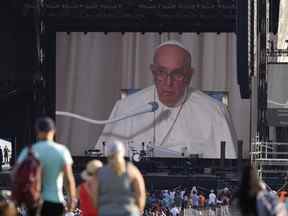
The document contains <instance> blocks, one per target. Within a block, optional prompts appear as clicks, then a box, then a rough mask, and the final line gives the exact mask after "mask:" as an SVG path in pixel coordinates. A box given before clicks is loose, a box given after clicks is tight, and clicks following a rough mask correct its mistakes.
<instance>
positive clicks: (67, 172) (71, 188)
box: [63, 164, 77, 211]
mask: <svg viewBox="0 0 288 216" xmlns="http://www.w3.org/2000/svg"><path fill="white" fill-rule="evenodd" d="M63 171H64V178H65V179H64V180H65V181H64V182H65V188H66V190H67V193H68V197H69V199H68V201H67V208H68V211H72V210H74V209H75V207H76V204H77V198H76V184H75V179H74V175H73V171H72V165H71V164H66V165H64V170H63Z"/></svg>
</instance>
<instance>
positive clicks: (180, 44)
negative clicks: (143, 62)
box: [156, 40, 187, 51]
mask: <svg viewBox="0 0 288 216" xmlns="http://www.w3.org/2000/svg"><path fill="white" fill-rule="evenodd" d="M166 45H174V46H178V47H180V48H182V49H184V50H186V51H187V49H186V48H185V47H184V45H183V44H182V43H180V42H179V41H177V40H168V41H165V42H163V43H161V44H159V45H158V46H157V47H156V50H157V49H159V48H160V47H162V46H166Z"/></svg>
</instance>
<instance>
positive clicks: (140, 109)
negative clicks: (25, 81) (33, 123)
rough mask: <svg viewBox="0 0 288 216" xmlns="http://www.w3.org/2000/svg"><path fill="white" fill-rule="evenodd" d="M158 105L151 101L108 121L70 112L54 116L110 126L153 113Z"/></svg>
mask: <svg viewBox="0 0 288 216" xmlns="http://www.w3.org/2000/svg"><path fill="white" fill-rule="evenodd" d="M158 107H159V105H158V103H157V102H155V101H151V102H149V103H148V104H145V105H144V106H141V107H138V108H136V109H135V110H133V111H131V112H128V113H127V114H124V115H122V116H119V117H116V118H114V119H108V120H94V119H91V118H87V117H85V116H81V115H78V114H75V113H71V112H64V111H58V110H57V111H56V115H58V116H66V117H71V118H75V119H79V120H82V121H85V122H89V123H91V124H110V123H114V122H117V121H121V120H124V119H127V118H131V117H133V116H137V115H141V114H144V113H148V112H155V111H156V110H157V109H158Z"/></svg>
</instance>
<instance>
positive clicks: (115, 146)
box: [107, 140, 125, 157]
mask: <svg viewBox="0 0 288 216" xmlns="http://www.w3.org/2000/svg"><path fill="white" fill-rule="evenodd" d="M115 154H117V155H119V156H122V157H124V155H125V148H124V145H123V143H122V142H120V141H119V140H117V141H114V142H113V143H111V144H109V145H108V151H107V156H112V155H115Z"/></svg>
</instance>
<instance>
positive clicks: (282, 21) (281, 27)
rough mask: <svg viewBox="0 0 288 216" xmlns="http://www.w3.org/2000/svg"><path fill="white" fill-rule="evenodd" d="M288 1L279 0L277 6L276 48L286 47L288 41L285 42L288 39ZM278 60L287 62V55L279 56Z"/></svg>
mask: <svg viewBox="0 0 288 216" xmlns="http://www.w3.org/2000/svg"><path fill="white" fill-rule="evenodd" d="M287 11H288V1H287V0H281V1H280V8H279V24H278V34H277V48H278V49H287V48H288V43H287V42H285V41H286V40H288V28H287V23H288V13H287ZM278 60H279V61H284V62H288V57H287V56H285V57H279V58H278Z"/></svg>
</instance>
